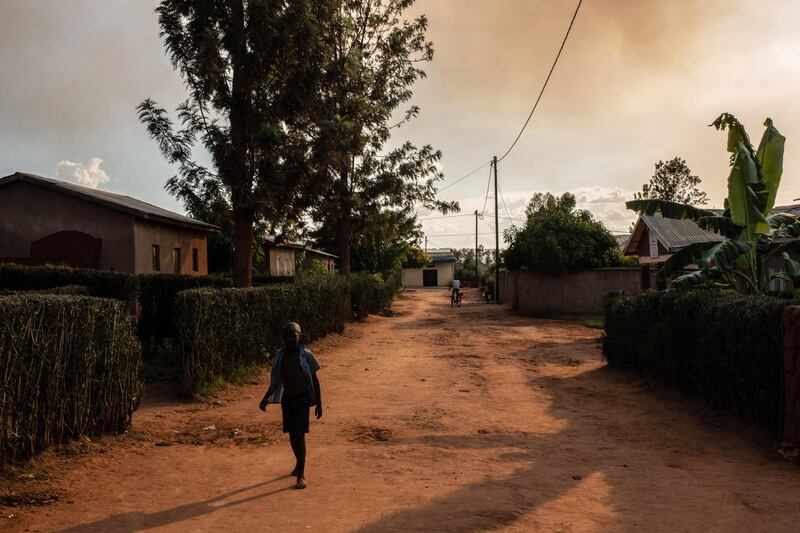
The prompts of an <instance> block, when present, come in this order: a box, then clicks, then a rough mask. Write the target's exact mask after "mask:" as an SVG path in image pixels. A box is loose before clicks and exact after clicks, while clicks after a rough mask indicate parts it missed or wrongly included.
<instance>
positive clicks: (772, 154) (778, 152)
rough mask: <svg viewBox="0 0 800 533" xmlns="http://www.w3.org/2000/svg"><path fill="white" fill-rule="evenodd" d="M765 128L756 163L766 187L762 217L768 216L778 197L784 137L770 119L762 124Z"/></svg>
mask: <svg viewBox="0 0 800 533" xmlns="http://www.w3.org/2000/svg"><path fill="white" fill-rule="evenodd" d="M764 126H766V127H767V129H766V130H764V135H763V136H762V137H761V143H760V144H759V145H758V152H757V156H758V162H759V163H760V164H761V174H762V180H761V181H762V183H764V185H765V186H766V187H767V190H768V199H767V205H766V208H765V209H764V211H763V214H764V215H767V214H769V212H770V211H771V210H772V208H773V207H775V198H776V196H777V195H778V187H779V186H780V184H781V175H783V148H784V144H785V143H786V137H784V136H783V135H781V134H780V132H779V131H778V130H777V129H776V128H775V126H773V125H772V119H770V118H768V119H767V120H766V121H765V122H764Z"/></svg>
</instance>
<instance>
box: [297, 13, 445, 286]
mask: <svg viewBox="0 0 800 533" xmlns="http://www.w3.org/2000/svg"><path fill="white" fill-rule="evenodd" d="M413 3H414V0H387V1H375V0H343V1H341V2H340V9H339V11H338V13H337V15H336V16H335V18H334V19H333V23H332V24H330V25H329V26H328V31H329V35H328V37H327V41H328V42H330V43H332V46H331V47H330V49H329V52H330V55H329V57H328V63H327V67H326V72H325V82H324V86H323V90H322V94H321V100H320V102H321V107H320V114H319V118H318V120H319V125H320V130H319V135H318V137H317V145H316V150H315V164H316V170H317V176H318V177H319V179H320V180H321V181H324V182H325V183H328V184H329V185H330V186H329V188H328V189H327V193H326V194H325V195H323V196H322V197H320V198H319V200H318V201H317V202H316V204H315V206H314V208H313V209H312V210H311V216H312V218H313V220H314V222H315V223H317V224H318V226H319V227H318V229H317V231H316V233H315V235H316V236H317V238H318V239H320V240H321V241H324V242H325V243H329V244H330V245H334V244H336V245H338V252H339V256H340V261H341V264H340V266H341V271H342V273H343V274H345V275H347V274H349V272H350V270H351V265H350V262H351V260H353V261H354V262H355V263H357V264H354V265H353V267H354V269H359V268H374V265H376V264H382V265H386V264H389V263H393V262H394V261H395V258H394V257H391V256H392V254H394V253H395V251H397V249H396V248H394V247H393V246H388V247H387V246H382V245H381V244H380V242H379V241H381V240H382V239H386V238H390V236H391V238H398V239H402V240H405V241H408V240H414V239H415V238H416V237H417V236H418V229H417V228H416V226H415V224H414V219H415V217H414V214H413V213H414V210H415V208H416V207H417V206H418V205H419V204H422V205H424V206H425V207H428V208H431V209H437V210H439V211H442V212H444V213H446V212H449V211H452V210H457V209H458V205H457V204H456V203H448V202H441V201H439V200H437V198H436V186H435V185H436V182H437V181H439V180H441V179H442V177H443V175H442V173H441V171H440V169H439V167H438V162H439V160H440V159H441V156H442V154H441V152H439V151H438V150H435V149H433V148H432V147H431V146H429V145H425V146H422V147H417V146H415V145H413V144H412V143H410V142H406V143H404V144H402V145H400V146H399V147H397V148H394V149H392V150H388V151H387V150H386V148H387V146H386V145H387V142H388V141H389V138H390V135H391V132H392V130H395V129H397V128H399V127H401V126H402V125H403V124H405V123H407V122H408V121H409V120H411V119H413V118H414V117H416V116H417V114H418V113H419V108H417V107H416V106H413V105H412V106H409V107H407V108H406V109H401V106H403V105H404V104H406V103H407V102H408V101H409V100H410V98H411V96H412V94H413V93H412V90H411V88H412V86H413V85H414V83H415V82H416V81H417V80H419V79H420V78H422V77H424V76H425V72H424V71H423V70H422V69H421V65H422V64H424V63H425V62H428V61H430V60H431V59H432V57H433V46H432V44H431V43H430V42H429V41H428V40H427V39H426V37H425V33H426V30H427V27H428V21H427V19H426V18H425V16H420V17H418V18H416V19H413V20H408V19H407V18H406V17H405V12H406V10H407V9H408V8H409V7H411V5H412V4H413ZM398 112H399V113H400V118H399V119H395V120H393V118H395V114H396V113H398ZM405 247H406V248H407V245H406V246H405ZM380 251H384V252H386V251H388V252H390V256H389V257H383V258H381V259H378V257H377V256H375V253H376V252H380ZM370 256H373V257H370ZM401 262H402V261H401Z"/></svg>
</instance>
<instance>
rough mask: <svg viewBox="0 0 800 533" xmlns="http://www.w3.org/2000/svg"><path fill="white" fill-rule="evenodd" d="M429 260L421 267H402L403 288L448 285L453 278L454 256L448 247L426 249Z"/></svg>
mask: <svg viewBox="0 0 800 533" xmlns="http://www.w3.org/2000/svg"><path fill="white" fill-rule="evenodd" d="M426 253H427V254H428V257H430V259H431V262H430V263H429V264H428V265H426V266H424V267H422V268H404V269H403V287H404V288H409V289H411V288H422V287H449V286H450V283H452V281H453V279H454V278H455V273H456V256H455V254H453V250H452V249H449V248H445V249H437V250H427V251H426Z"/></svg>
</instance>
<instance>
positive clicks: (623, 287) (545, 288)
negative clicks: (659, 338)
mask: <svg viewBox="0 0 800 533" xmlns="http://www.w3.org/2000/svg"><path fill="white" fill-rule="evenodd" d="M639 275H640V272H639V269H638V268H635V269H631V268H599V269H595V270H583V271H580V272H572V273H569V274H566V275H564V276H551V275H547V274H541V273H538V272H529V271H515V272H508V271H501V272H500V301H501V302H502V303H505V304H507V305H511V306H512V308H514V309H515V310H518V311H519V312H520V313H523V314H542V313H587V314H590V313H592V314H593V313H602V311H603V299H604V298H605V296H606V294H608V293H609V292H616V291H625V292H626V293H629V294H635V293H639V292H641V289H640V288H639Z"/></svg>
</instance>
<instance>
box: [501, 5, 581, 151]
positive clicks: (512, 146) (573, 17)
mask: <svg viewBox="0 0 800 533" xmlns="http://www.w3.org/2000/svg"><path fill="white" fill-rule="evenodd" d="M582 3H583V0H578V5H577V7H576V8H575V13H574V14H573V15H572V20H571V21H570V23H569V27H568V28H567V33H566V34H565V35H564V40H563V41H561V47H560V48H559V49H558V53H557V54H556V58H555V60H554V61H553V66H551V67H550V72H549V73H548V74H547V78H546V79H545V80H544V84H543V85H542V90H541V91H539V97H538V98H536V103H534V104H533V108H532V109H531V112H530V114H529V115H528V119H527V120H526V121H525V124H523V125H522V129H521V130H519V134H517V138H516V139H514V142H513V143H511V146H510V147H509V148H508V150H506V153H504V154H503V156H502V157H501V158H500V159H498V161H502V160H503V159H505V158H506V156H507V155H508V154H510V153H511V150H513V149H514V146H516V145H517V142H518V141H519V139H520V137H522V133H523V132H524V131H525V128H527V127H528V123H529V122H530V121H531V118H532V117H533V112H534V111H536V107H537V106H538V105H539V101H540V100H541V99H542V95H543V94H544V90H545V89H546V88H547V83H548V82H549V81H550V76H552V75H553V71H554V70H555V69H556V64H558V59H559V58H560V57H561V51H562V50H564V45H565V44H567V38H568V37H569V32H570V31H572V25H573V24H574V23H575V18H576V17H577V16H578V10H580V8H581V4H582Z"/></svg>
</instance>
